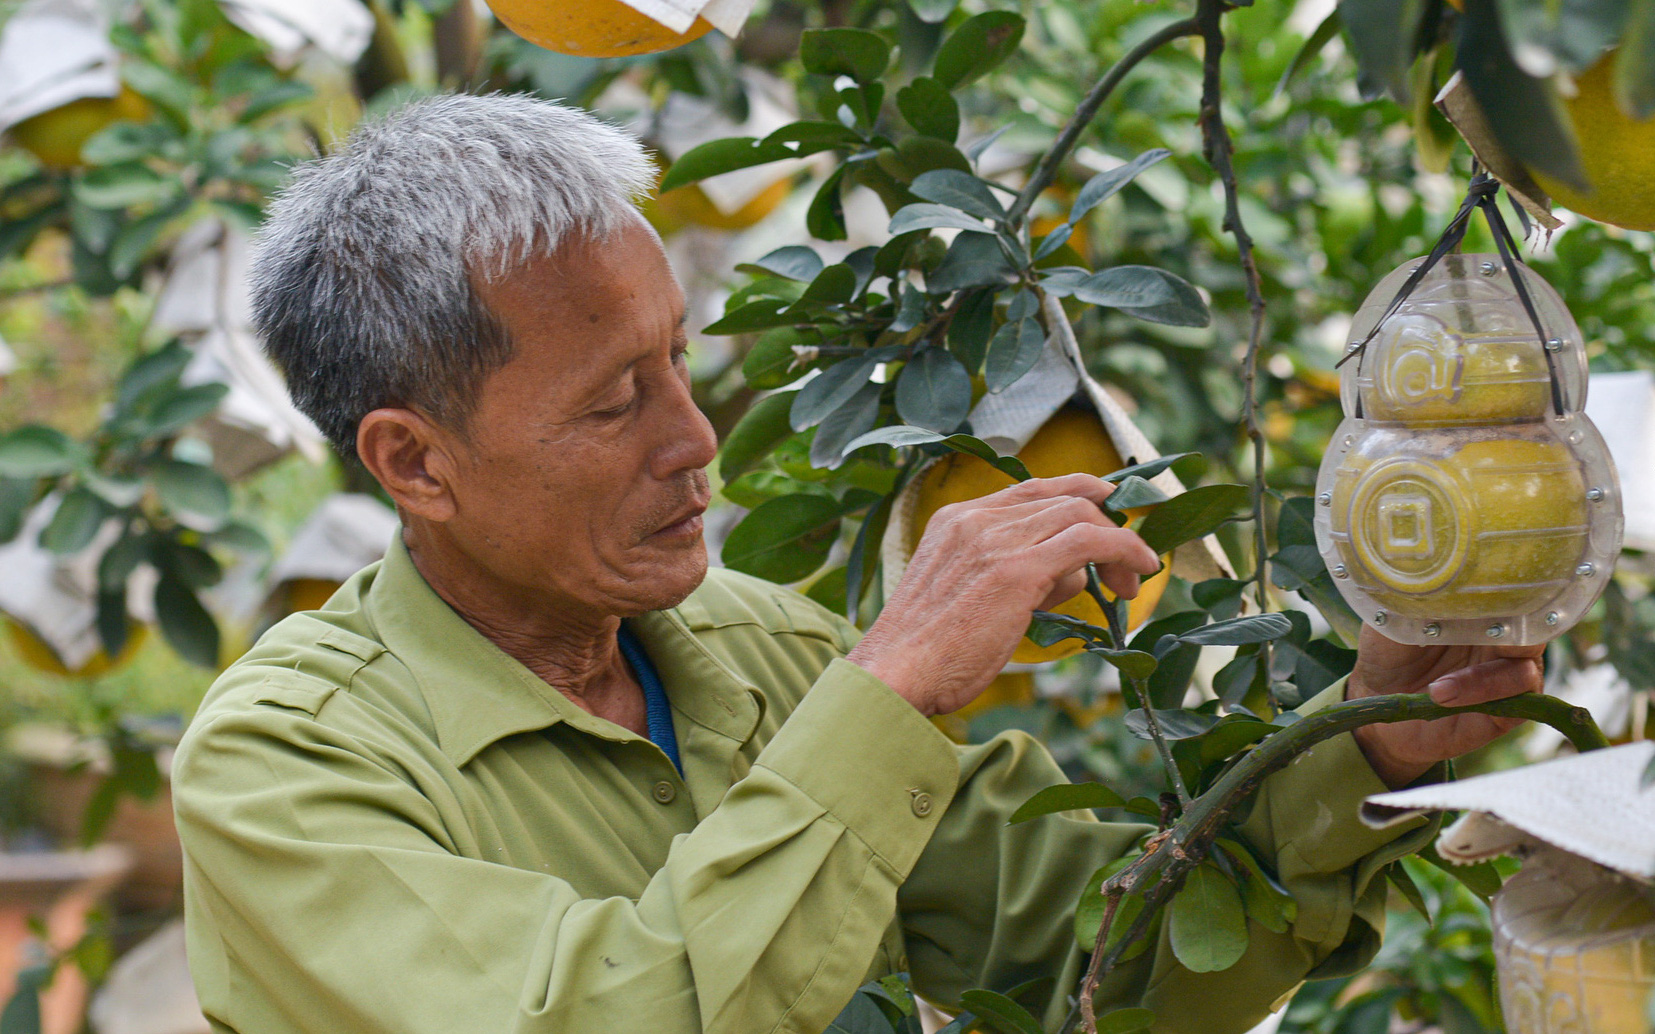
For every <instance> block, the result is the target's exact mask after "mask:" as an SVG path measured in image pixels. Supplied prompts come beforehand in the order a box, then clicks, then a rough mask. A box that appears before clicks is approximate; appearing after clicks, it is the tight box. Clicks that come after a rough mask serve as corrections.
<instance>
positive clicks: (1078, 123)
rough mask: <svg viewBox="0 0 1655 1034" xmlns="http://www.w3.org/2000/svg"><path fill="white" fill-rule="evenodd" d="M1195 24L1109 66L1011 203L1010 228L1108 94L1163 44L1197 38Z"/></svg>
mask: <svg viewBox="0 0 1655 1034" xmlns="http://www.w3.org/2000/svg"><path fill="white" fill-rule="evenodd" d="M1196 21H1197V19H1195V18H1185V19H1183V20H1182V21H1176V22H1173V23H1172V24H1170V25H1167V26H1165V27H1163V28H1162V29H1161V30H1160V31H1159V32H1156V33H1154V34H1153V35H1151V36H1149V37H1148V38H1146V39H1145V40H1144V41H1143V42H1142V43H1139V44H1138V45H1137V46H1135V47H1133V48H1132V49H1131V50H1129V51H1127V52H1126V53H1125V54H1123V55H1121V59H1120V60H1119V61H1116V62H1115V63H1114V64H1113V65H1111V66H1110V68H1109V71H1107V72H1105V73H1104V74H1103V78H1102V79H1099V80H1098V81H1097V84H1096V85H1094V86H1093V87H1092V89H1091V90H1090V91H1088V92H1087V94H1086V96H1085V97H1084V98H1082V99H1081V102H1080V106H1079V107H1077V108H1075V113H1074V114H1073V115H1072V116H1070V118H1069V121H1068V122H1067V123H1065V124H1064V126H1063V130H1062V131H1061V132H1060V133H1058V134H1057V139H1056V140H1055V141H1053V142H1052V146H1051V149H1050V150H1048V151H1047V152H1046V155H1045V157H1044V158H1041V159H1040V164H1039V165H1037V166H1035V169H1034V172H1033V174H1031V175H1030V176H1029V182H1028V183H1027V184H1026V185H1025V186H1024V187H1023V189H1022V191H1021V192H1019V193H1018V195H1017V200H1015V201H1013V202H1012V203H1011V208H1010V209H1009V210H1008V211H1007V212H1006V225H1007V226H1009V227H1015V226H1017V224H1018V223H1020V222H1022V220H1023V217H1024V216H1025V215H1027V214H1028V211H1029V207H1030V206H1031V205H1033V204H1034V201H1035V199H1036V198H1038V197H1039V196H1040V193H1041V191H1043V190H1045V189H1046V188H1047V187H1049V186H1051V185H1052V180H1054V179H1056V178H1057V170H1058V167H1059V166H1061V165H1062V164H1063V160H1064V159H1065V158H1067V157H1069V152H1070V151H1073V150H1074V149H1075V145H1076V144H1077V143H1079V142H1080V134H1081V133H1082V132H1083V131H1084V130H1085V129H1086V125H1087V123H1089V122H1091V121H1092V116H1094V115H1096V114H1097V113H1098V109H1099V108H1101V107H1102V106H1103V102H1104V101H1106V100H1108V99H1109V94H1110V93H1112V92H1113V91H1114V89H1115V87H1116V86H1118V85H1120V81H1121V80H1122V79H1124V78H1126V73H1128V72H1130V71H1132V69H1133V68H1134V67H1135V66H1136V65H1137V64H1138V63H1139V62H1140V61H1142V60H1143V59H1144V58H1146V57H1148V56H1149V55H1151V54H1153V53H1154V52H1155V51H1156V50H1159V49H1160V48H1161V47H1162V46H1163V45H1164V44H1167V43H1171V42H1172V41H1173V40H1175V39H1180V38H1182V37H1184V36H1194V35H1195V34H1196V33H1197V32H1198V31H1199V28H1198V26H1197V24H1196Z"/></svg>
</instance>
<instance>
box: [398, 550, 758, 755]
mask: <svg viewBox="0 0 1655 1034" xmlns="http://www.w3.org/2000/svg"><path fill="white" fill-rule="evenodd" d="M366 602H367V609H368V611H369V616H370V619H371V621H372V622H373V624H374V626H375V627H376V629H377V631H378V633H379V638H380V639H381V641H382V642H383V643H384V645H385V648H386V650H387V651H388V652H389V653H391V654H393V655H394V656H396V658H397V659H398V660H400V661H401V662H402V664H403V665H404V666H405V667H406V668H407V669H408V671H409V673H410V674H411V675H412V676H413V678H414V679H415V680H416V681H417V682H418V683H419V687H420V692H421V696H422V697H423V698H424V701H425V706H426V708H427V709H428V710H429V711H430V713H431V720H432V723H433V724H434V725H435V727H436V733H437V744H438V746H439V747H440V748H441V750H442V752H443V753H444V754H445V755H447V757H448V758H449V760H450V761H452V762H454V764H455V765H456V766H462V767H463V766H464V765H466V764H467V763H468V762H470V761H471V759H472V758H474V757H476V756H477V755H478V754H479V753H481V752H482V750H483V749H484V748H486V747H488V746H489V745H490V744H492V743H494V742H496V741H497V740H500V739H503V738H505V737H507V736H512V735H515V734H517V733H523V732H533V731H535V730H538V729H545V728H548V727H550V726H553V725H557V724H560V723H562V724H567V725H569V726H570V727H571V728H574V729H578V730H580V731H582V732H585V733H587V734H589V735H592V736H596V737H599V738H601V739H607V740H616V741H620V740H635V739H639V738H640V737H638V736H637V734H635V733H633V732H631V731H630V730H627V729H623V728H621V727H620V726H618V725H616V724H614V723H613V722H610V721H607V720H605V719H602V718H599V717H597V716H596V715H593V714H590V713H588V712H587V711H585V710H583V709H582V708H580V707H579V706H578V705H576V704H575V703H574V701H572V700H570V699H569V698H568V697H566V696H564V695H563V694H562V693H560V692H558V691H557V690H556V689H555V688H554V687H552V686H550V685H548V684H547V683H546V682H545V681H544V680H543V679H541V678H540V676H538V675H536V674H535V673H534V672H532V671H530V670H529V669H528V668H526V667H524V665H523V664H522V663H521V662H519V661H518V660H516V659H515V658H513V657H511V656H510V655H509V654H507V653H505V652H504V651H503V650H501V649H500V648H499V647H497V646H495V645H494V644H493V643H492V642H490V641H489V640H488V639H487V638H486V637H484V636H483V634H482V633H480V632H478V631H477V630H476V629H475V628H473V627H471V625H469V624H467V623H466V621H465V619H464V618H462V617H460V615H459V614H458V613H456V612H455V611H454V609H453V608H452V607H450V606H449V605H448V603H447V602H446V601H444V600H443V598H442V597H441V596H438V595H437V593H436V592H435V590H433V589H432V588H431V586H430V585H429V584H427V583H426V581H425V578H424V577H423V576H422V575H421V574H420V573H419V569H418V568H416V567H415V566H414V561H413V558H412V557H410V556H409V555H408V550H407V547H405V546H404V545H403V543H402V535H401V533H400V531H399V532H398V533H397V534H396V535H395V536H393V538H392V542H391V546H390V549H388V550H387V551H386V554H385V560H384V561H383V563H382V564H381V565H380V569H379V572H378V574H377V576H376V577H375V578H374V582H373V585H372V587H371V588H370V589H369V590H368V598H367V601H366ZM631 625H632V628H633V631H634V632H635V633H636V634H637V636H638V640H639V641H640V642H641V643H642V644H643V646H644V650H645V651H646V652H647V653H648V654H649V657H650V660H651V661H652V662H654V664H655V668H656V671H657V672H659V674H660V676H661V682H662V684H663V686H664V687H665V689H666V692H667V697H668V699H669V700H670V701H671V703H672V706H673V709H674V710H675V711H677V712H679V713H681V714H682V715H683V716H684V717H686V718H688V719H690V720H691V721H693V722H695V723H696V724H698V725H701V726H704V727H705V728H707V729H710V730H712V731H713V732H715V733H718V734H719V735H721V736H724V737H728V738H730V739H733V740H736V741H737V742H745V741H746V740H747V739H748V738H749V737H750V736H751V735H752V734H753V732H754V731H755V730H756V729H757V728H758V724H759V720H760V718H761V717H762V715H763V710H764V702H763V697H762V695H761V694H760V692H759V691H758V689H757V688H756V687H754V686H753V685H751V684H750V683H748V682H747V681H745V680H744V679H742V678H741V677H740V676H738V675H737V674H736V673H735V672H733V671H732V670H730V668H729V667H728V666H727V665H725V664H724V663H723V662H721V661H720V660H719V659H718V658H717V657H715V656H713V654H712V653H711V652H710V651H708V650H707V648H706V646H705V645H703V644H702V643H701V642H700V640H698V639H697V638H696V637H695V635H694V633H693V632H691V631H690V629H689V626H688V625H686V624H685V622H684V619H683V618H682V616H680V615H679V614H678V613H677V612H676V610H669V611H654V612H651V613H648V614H644V615H641V616H639V617H637V618H634V619H632V620H631Z"/></svg>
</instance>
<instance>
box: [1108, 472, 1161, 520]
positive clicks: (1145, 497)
mask: <svg viewBox="0 0 1655 1034" xmlns="http://www.w3.org/2000/svg"><path fill="white" fill-rule="evenodd" d="M1118 484H1119V487H1118V488H1116V489H1115V490H1114V491H1113V492H1111V493H1109V498H1107V499H1105V500H1104V501H1103V508H1104V509H1105V510H1110V511H1112V512H1114V513H1120V514H1124V513H1125V512H1126V511H1127V510H1136V509H1138V508H1140V507H1144V506H1158V505H1159V504H1161V503H1164V502H1166V501H1167V499H1168V498H1169V497H1168V496H1167V494H1166V493H1165V492H1163V491H1161V490H1160V489H1159V488H1156V487H1155V486H1154V485H1152V484H1150V483H1149V482H1148V481H1145V480H1144V479H1143V478H1141V477H1139V476H1138V475H1136V474H1131V475H1128V476H1127V477H1125V478H1122V479H1121V480H1120V481H1119V482H1118Z"/></svg>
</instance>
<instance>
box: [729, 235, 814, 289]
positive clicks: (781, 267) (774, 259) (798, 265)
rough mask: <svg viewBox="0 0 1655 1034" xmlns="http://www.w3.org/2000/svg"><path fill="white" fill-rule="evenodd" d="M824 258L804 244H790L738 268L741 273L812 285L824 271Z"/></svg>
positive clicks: (744, 263)
mask: <svg viewBox="0 0 1655 1034" xmlns="http://www.w3.org/2000/svg"><path fill="white" fill-rule="evenodd" d="M822 265H823V263H822V256H820V255H818V254H816V251H815V249H813V248H807V247H805V246H804V245H803V244H788V245H785V246H783V247H780V248H777V249H776V250H775V251H772V252H770V253H769V254H767V255H765V256H764V257H763V258H759V259H754V260H753V261H752V262H743V263H742V264H741V265H739V266H737V267H736V271H737V272H740V273H755V274H764V273H768V274H772V275H775V276H779V277H784V278H786V279H788V280H797V281H799V282H800V283H806V284H808V283H810V282H811V281H812V280H814V279H816V274H818V273H820V272H821V271H822Z"/></svg>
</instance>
